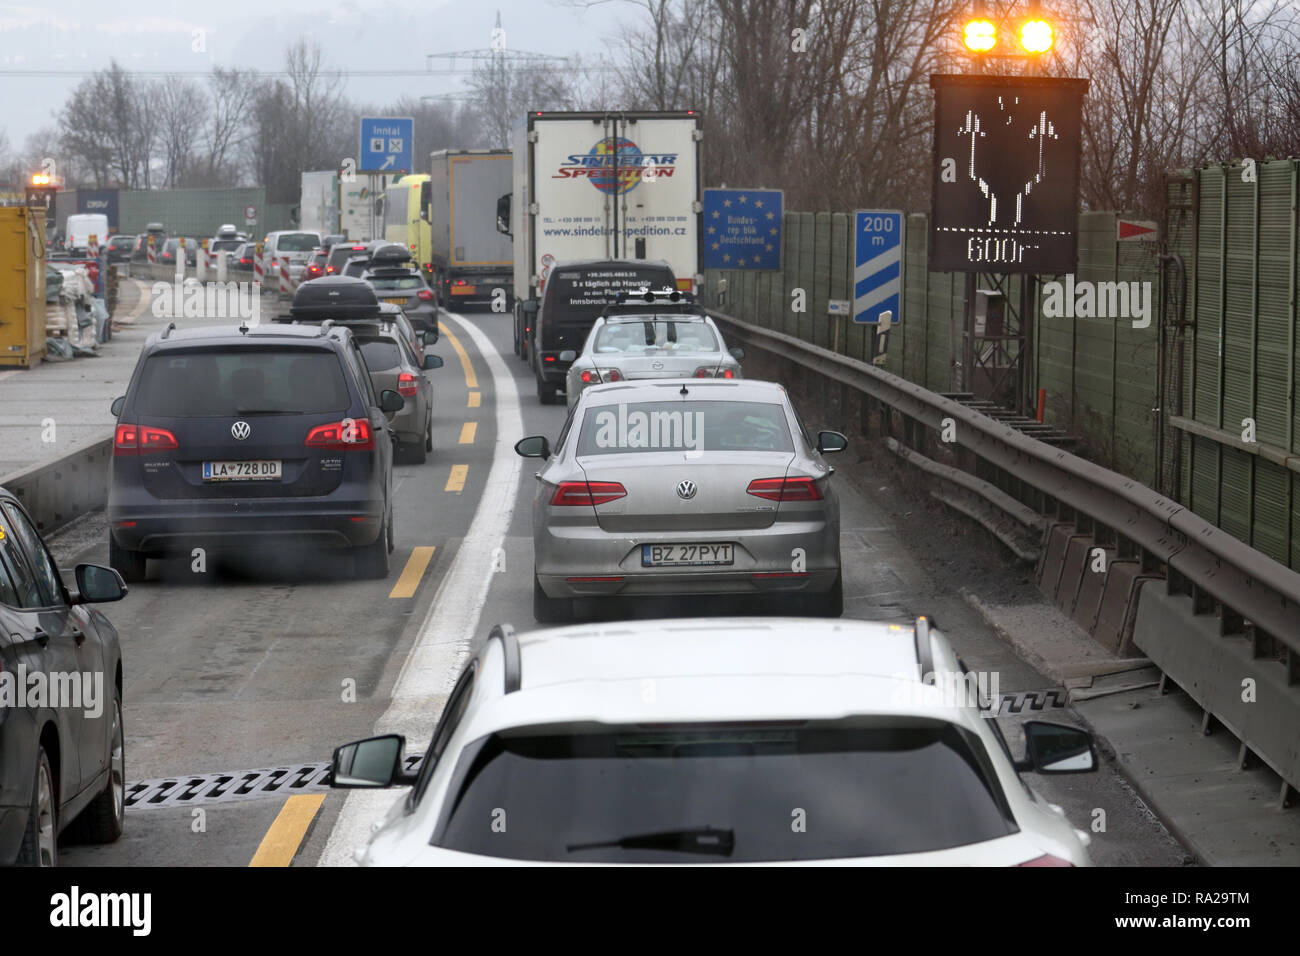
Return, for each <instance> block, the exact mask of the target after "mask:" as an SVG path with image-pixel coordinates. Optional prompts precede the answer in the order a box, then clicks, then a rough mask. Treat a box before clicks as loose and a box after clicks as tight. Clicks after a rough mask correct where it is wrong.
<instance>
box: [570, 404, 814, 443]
mask: <svg viewBox="0 0 1300 956" xmlns="http://www.w3.org/2000/svg"><path fill="white" fill-rule="evenodd" d="M678 448H690V449H694V450H696V451H702V452H710V451H720V452H726V451H780V452H792V451H794V444H793V442H792V441H791V438H790V428H789V426H788V425H787V424H786V417H785V409H784V408H783V407H782V406H780V405H773V404H770V403H765V402H682V401H671V402H628V403H623V404H619V405H594V406H592V407H590V408H588V409H587V411H586V413H585V414H584V415H583V419H582V426H581V430H580V431H579V433H578V451H577V453H578V456H579V457H584V456H587V455H619V454H626V453H628V452H657V451H665V450H671V449H678Z"/></svg>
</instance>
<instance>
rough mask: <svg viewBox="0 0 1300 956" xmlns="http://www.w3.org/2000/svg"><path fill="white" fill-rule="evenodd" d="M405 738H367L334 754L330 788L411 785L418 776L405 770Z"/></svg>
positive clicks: (390, 736)
mask: <svg viewBox="0 0 1300 956" xmlns="http://www.w3.org/2000/svg"><path fill="white" fill-rule="evenodd" d="M405 749H406V738H405V737H403V736H401V735H399V734H385V735H384V736H382V737H368V738H367V739H365V740H355V741H353V742H352V743H350V744H344V745H343V746H342V747H338V748H336V749H335V751H334V762H333V765H332V766H331V768H330V786H331V787H334V788H336V789H339V790H360V789H365V788H381V789H382V788H383V787H391V786H393V785H394V784H411V783H414V782H415V780H416V776H417V775H416V774H413V773H407V772H406V770H405V769H403V767H402V752H403V751H404V750H405Z"/></svg>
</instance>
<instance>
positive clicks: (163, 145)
mask: <svg viewBox="0 0 1300 956" xmlns="http://www.w3.org/2000/svg"><path fill="white" fill-rule="evenodd" d="M154 95H155V97H156V103H157V115H158V142H159V146H160V149H161V152H162V156H161V158H162V164H163V183H164V184H165V185H167V186H172V187H175V186H181V185H186V178H187V176H188V175H189V173H190V170H191V168H192V167H195V166H197V165H198V161H197V157H196V156H195V155H194V151H195V146H196V145H197V144H198V142H199V137H200V134H201V132H202V127H203V120H204V116H205V114H206V113H207V111H208V105H209V100H208V97H207V95H206V94H205V93H204V92H203V90H202V89H200V88H199V87H198V86H197V85H196V84H195V83H193V82H192V81H190V80H186V79H184V78H182V77H177V76H173V77H169V78H168V79H166V80H163V81H162V82H160V83H158V84H156V86H155V88H154Z"/></svg>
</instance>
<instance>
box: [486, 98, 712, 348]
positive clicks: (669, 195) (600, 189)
mask: <svg viewBox="0 0 1300 956" xmlns="http://www.w3.org/2000/svg"><path fill="white" fill-rule="evenodd" d="M700 125H701V124H700V114H699V113H698V112H696V111H694V110H684V111H679V112H649V111H647V112H632V111H629V112H621V113H614V112H610V113H602V112H572V113H566V112H538V111H531V112H529V113H528V114H527V115H526V116H525V117H524V118H523V119H521V120H520V121H519V123H518V124H516V126H515V127H514V129H513V131H512V138H511V148H512V152H513V154H514V176H513V181H512V190H511V193H510V195H506V196H502V197H500V199H499V200H498V203H497V228H498V229H499V230H500V231H502V232H506V233H507V234H508V235H510V236H511V237H512V239H513V240H514V289H515V310H514V311H515V342H516V350H517V351H519V350H520V349H521V348H526V346H525V345H522V343H526V342H527V341H528V337H529V334H530V331H531V329H530V325H529V323H530V318H529V317H530V316H531V315H535V314H536V309H537V303H538V302H539V300H540V299H541V297H542V295H543V292H544V291H545V286H546V277H547V275H548V273H549V272H550V271H551V269H552V268H553V267H554V266H555V264H556V263H557V262H567V261H573V260H597V259H600V260H629V259H641V260H647V259H649V260H662V261H666V262H667V263H668V264H669V266H671V268H672V271H673V275H674V276H675V277H676V280H677V287H678V288H679V289H684V290H687V291H692V292H694V291H697V290H698V289H699V287H700V284H701V283H702V282H703V276H702V275H701V264H700V232H701V227H700V212H701V199H702V193H701V183H700V175H701V173H700V140H701V138H702V134H701V128H700ZM530 302H531V303H532V304H531V305H529V303H530ZM520 354H524V353H523V352H521V353H520Z"/></svg>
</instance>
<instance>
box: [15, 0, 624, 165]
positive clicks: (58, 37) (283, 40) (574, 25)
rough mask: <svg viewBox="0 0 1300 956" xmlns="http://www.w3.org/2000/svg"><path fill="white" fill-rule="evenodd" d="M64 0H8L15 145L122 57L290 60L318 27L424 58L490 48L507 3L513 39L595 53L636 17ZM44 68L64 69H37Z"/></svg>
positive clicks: (564, 6) (396, 3)
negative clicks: (48, 3)
mask: <svg viewBox="0 0 1300 956" xmlns="http://www.w3.org/2000/svg"><path fill="white" fill-rule="evenodd" d="M54 6H56V7H57V10H49V9H46V8H44V7H41V6H36V5H30V6H29V5H17V4H5V3H0V71H3V72H0V103H3V104H4V108H3V111H2V112H0V128H3V129H4V131H5V132H6V134H7V135H8V137H9V142H10V144H11V146H12V147H14V148H15V149H17V148H21V147H22V145H23V142H24V140H25V139H26V138H27V136H28V134H30V133H32V132H34V131H35V130H37V129H39V128H41V127H43V126H50V125H53V124H54V122H55V117H56V114H57V111H58V110H59V108H60V107H61V106H62V104H63V101H64V99H65V97H66V96H67V94H68V92H69V91H70V90H71V89H72V88H73V87H75V86H76V84H77V83H78V82H80V81H81V79H83V75H84V74H86V73H90V72H94V71H95V70H100V69H103V68H104V67H107V66H108V64H109V61H110V60H111V59H113V58H116V59H117V60H118V62H120V63H121V64H122V65H123V66H125V67H127V68H130V69H136V70H160V71H184V72H189V71H200V72H202V71H206V70H208V69H210V68H211V67H212V66H214V65H217V66H238V67H253V68H257V69H261V70H278V69H281V68H282V65H283V61H284V49H285V47H286V46H288V45H289V44H290V43H291V42H293V41H294V40H295V39H297V38H298V37H299V36H301V35H307V36H311V37H314V38H315V39H316V40H317V41H318V42H319V43H320V45H321V49H322V51H323V52H324V55H325V59H326V60H327V61H328V63H329V65H330V66H331V67H333V68H337V69H350V70H423V69H425V68H426V66H427V65H428V61H426V59H425V58H426V55H427V54H430V53H451V52H456V51H460V50H470V49H484V48H487V47H488V46H489V45H490V44H491V39H492V26H493V23H494V22H495V19H496V12H497V10H500V11H501V22H502V27H503V28H504V30H505V43H506V47H507V49H513V50H523V51H527V52H538V53H549V54H553V55H567V54H571V53H582V54H583V55H584V57H588V56H589V57H593V58H594V57H595V56H596V55H597V54H599V53H602V52H604V51H605V49H606V45H607V43H609V42H610V41H611V40H612V39H613V38H614V37H615V36H616V34H617V32H618V28H619V25H620V23H634V22H636V11H635V8H634V7H633V6H632V5H630V4H625V3H617V2H614V3H603V4H597V5H595V6H592V7H591V8H590V9H583V8H582V6H581V5H580V4H575V3H571V2H560V3H557V2H554V0H489V2H486V3H483V2H475V0H380V2H375V0H322V2H308V0H269V2H268V0H191V2H186V0H156V2H153V3H147V2H137V0H124V2H94V3H92V2H88V0H57V3H56V4H54ZM191 10H192V11H194V12H193V13H189V12H187V11H191ZM195 30H203V31H204V34H203V37H202V41H203V45H204V46H205V51H204V52H195V51H194V49H193V47H194V46H195V39H194V37H195V33H194V31H195ZM435 63H437V61H435ZM461 65H462V66H465V65H466V64H464V63H462V64H461ZM436 68H439V67H438V66H435V69H436ZM42 70H43V71H60V75H55V76H40V75H36V73H35V72H34V71H42ZM64 71H66V72H64ZM69 74H71V75H69ZM77 74H82V75H77ZM462 84H463V79H462V78H460V77H446V76H424V77H353V78H350V79H349V80H348V84H347V94H348V96H349V97H350V98H351V99H354V100H357V101H359V102H362V103H384V102H388V101H391V100H394V99H396V98H397V97H398V96H399V95H401V94H402V93H409V94H411V95H413V96H423V95H432V94H439V93H450V92H455V91H457V90H460V89H462Z"/></svg>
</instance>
